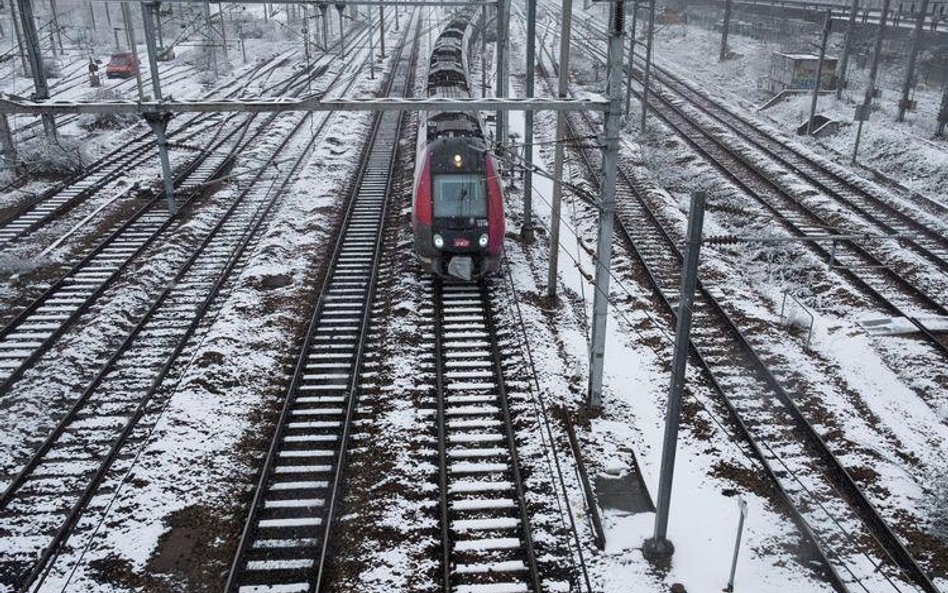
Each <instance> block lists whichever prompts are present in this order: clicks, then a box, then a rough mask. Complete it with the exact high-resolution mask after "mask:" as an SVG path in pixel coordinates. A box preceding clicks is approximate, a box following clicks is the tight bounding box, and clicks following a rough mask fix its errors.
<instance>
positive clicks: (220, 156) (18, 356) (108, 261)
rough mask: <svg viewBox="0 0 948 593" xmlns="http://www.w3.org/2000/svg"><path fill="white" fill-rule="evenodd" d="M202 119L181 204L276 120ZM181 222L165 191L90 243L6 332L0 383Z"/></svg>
mask: <svg viewBox="0 0 948 593" xmlns="http://www.w3.org/2000/svg"><path fill="white" fill-rule="evenodd" d="M363 35H364V34H363ZM360 39H362V36H361V35H353V36H352V43H353V44H356V43H359V42H360ZM326 61H327V62H330V61H331V58H330V57H328V56H327V58H326ZM327 71H329V70H328V68H327V67H325V66H324V67H319V68H315V69H314V70H313V71H312V72H310V73H308V75H300V74H299V73H297V74H294V75H292V76H290V77H288V78H287V79H285V80H282V81H280V82H279V83H277V84H276V85H274V86H272V87H270V88H271V90H273V91H276V92H286V93H291V94H292V93H299V92H302V91H304V90H306V89H307V85H308V84H311V83H312V78H318V77H320V76H321V75H322V74H323V73H325V72H327ZM345 73H346V69H345V68H344V67H342V66H341V65H340V66H338V67H336V68H335V69H334V70H332V71H331V76H330V77H329V79H328V80H321V79H320V86H319V87H318V88H316V90H322V91H323V92H329V91H331V90H333V89H334V87H335V86H336V85H337V84H339V82H340V81H341V80H342V79H343V77H344V75H345ZM203 119H206V120H207V122H206V123H208V124H209V125H208V127H207V129H208V130H210V131H211V132H212V135H211V137H210V138H208V139H207V141H208V142H209V143H208V145H207V146H208V148H207V149H206V150H204V151H202V152H201V154H200V155H199V156H198V158H196V159H195V160H192V161H191V162H189V163H188V165H187V166H186V167H184V168H183V169H181V170H180V171H178V172H177V174H176V176H175V180H174V183H175V188H176V190H177V191H178V192H179V194H180V196H181V197H179V198H178V201H179V202H180V203H181V204H180V205H181V206H182V207H184V206H187V205H188V204H189V203H190V201H191V199H192V198H194V197H195V196H197V195H199V193H200V192H199V191H197V190H199V189H200V188H202V187H204V186H206V185H207V184H208V183H209V182H211V181H212V180H214V179H216V178H218V177H220V175H221V173H222V172H223V171H224V170H225V169H226V168H227V167H228V166H229V165H230V164H231V163H232V161H233V159H234V155H237V154H240V153H241V152H243V151H246V150H248V149H249V148H251V147H255V146H257V145H259V143H260V140H261V139H262V138H265V137H266V135H267V134H268V133H269V131H270V130H269V127H270V125H271V124H272V123H273V122H274V121H275V120H276V119H277V117H276V116H275V115H273V114H270V115H256V116H250V117H249V118H246V121H242V122H241V121H238V122H237V125H234V126H228V125H225V124H226V123H227V122H228V121H231V120H234V119H236V118H235V117H234V116H228V117H225V118H223V121H222V119H221V117H220V116H216V115H211V116H207V117H206V118H203ZM302 121H303V120H299V123H298V125H302ZM323 121H324V122H325V121H326V120H323ZM294 133H295V132H294ZM271 161H272V158H271ZM182 197H183V199H182ZM182 210H183V211H184V210H185V209H184V208H182ZM179 219H180V217H173V218H169V217H168V211H167V207H166V203H165V200H164V199H163V198H161V197H160V196H156V197H154V198H152V199H150V200H148V201H147V203H146V204H145V206H144V207H142V208H140V209H138V210H137V211H135V212H134V213H133V214H132V216H131V218H130V219H129V220H127V221H126V222H124V223H122V224H120V225H119V226H118V227H117V228H116V229H114V230H113V231H111V232H110V233H109V234H108V235H107V236H106V237H105V238H104V239H102V240H101V241H99V242H98V243H97V245H95V247H92V248H90V252H89V253H88V254H86V255H85V256H84V257H82V258H81V259H80V260H79V261H78V262H77V263H76V264H74V265H73V266H72V267H71V268H70V269H68V270H67V271H66V272H65V273H64V274H63V275H62V276H61V277H60V278H59V279H58V280H57V281H56V282H55V283H54V284H53V285H52V286H51V287H50V288H49V289H47V290H46V291H45V292H44V293H43V294H42V295H41V296H39V297H38V298H37V299H35V300H33V301H32V302H31V303H30V304H29V305H28V306H27V307H26V308H25V309H24V310H22V311H21V312H20V313H18V315H17V316H16V317H15V318H14V319H13V320H11V321H10V322H9V323H8V324H7V325H6V326H4V327H3V328H2V329H0V386H2V387H4V388H7V387H9V386H10V385H11V384H12V383H13V381H15V380H16V379H17V378H18V377H19V376H20V375H21V374H22V373H23V372H24V371H25V370H26V369H28V368H29V367H30V366H31V365H32V364H33V363H34V362H35V361H36V360H37V359H38V358H39V357H40V356H42V355H43V353H44V352H45V351H46V350H47V349H48V348H49V347H50V346H51V345H52V344H53V343H54V342H55V341H56V339H57V338H58V337H59V336H61V335H62V334H63V332H65V331H66V330H67V329H68V328H69V327H70V325H71V324H72V323H74V322H75V321H76V319H78V318H79V316H80V315H81V314H82V313H84V312H85V311H86V310H87V309H88V308H89V307H90V306H91V305H92V304H93V303H94V302H96V300H97V299H99V297H100V296H101V295H102V294H103V292H104V291H105V290H106V289H107V288H108V287H109V286H111V285H112V284H113V283H114V282H115V281H116V280H117V279H118V278H119V277H120V276H121V274H122V273H123V271H124V270H125V269H126V268H127V267H128V266H129V265H130V264H131V263H132V262H133V261H136V260H137V259H138V258H140V257H141V255H142V254H143V253H144V252H145V250H146V249H147V248H148V247H149V246H150V245H152V244H153V243H154V242H155V241H156V240H159V239H160V237H162V236H164V235H166V234H168V233H169V232H172V231H173V230H174V229H176V228H177V227H178V226H179V225H180V220H179Z"/></svg>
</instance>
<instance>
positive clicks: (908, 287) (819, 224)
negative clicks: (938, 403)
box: [590, 47, 948, 357]
mask: <svg viewBox="0 0 948 593" xmlns="http://www.w3.org/2000/svg"><path fill="white" fill-rule="evenodd" d="M590 49H591V51H592V52H593V53H594V54H596V55H597V56H599V57H600V59H601V55H600V54H601V52H600V51H599V50H597V49H595V48H591V47H590ZM637 94H638V95H639V97H640V98H641V93H640V92H638V93H637ZM652 96H653V97H655V98H657V99H658V101H660V102H661V103H662V105H664V106H667V108H669V109H670V110H671V111H672V112H673V113H674V114H675V115H676V116H677V117H679V118H681V120H683V121H684V122H685V123H686V125H688V126H690V127H691V128H692V129H694V130H695V131H697V133H698V134H697V136H698V137H703V138H706V139H707V140H708V141H710V142H712V143H713V144H714V145H715V146H716V147H717V148H718V149H720V150H721V151H723V153H724V155H725V156H726V157H728V158H732V159H734V160H735V161H736V162H738V163H739V164H740V165H741V167H742V168H743V169H744V170H745V171H747V172H749V173H750V174H751V175H752V176H753V180H747V179H745V178H742V177H740V176H739V174H738V173H737V172H736V171H735V170H734V169H733V168H732V167H728V166H727V164H726V163H724V162H722V161H721V158H720V157H719V156H717V155H714V154H712V153H711V149H709V148H707V147H704V146H702V145H700V144H699V141H698V140H697V139H696V135H694V134H689V133H688V131H687V130H685V129H683V128H682V124H680V123H676V122H674V121H672V119H671V117H669V115H668V113H667V112H666V111H665V110H663V109H662V108H661V106H660V105H655V111H656V113H657V114H658V115H659V117H661V118H662V120H663V121H665V123H666V124H668V125H669V126H670V127H671V128H672V129H673V130H675V132H676V133H677V134H678V135H679V136H680V137H681V138H682V139H683V140H684V141H685V142H686V143H687V144H688V145H689V146H691V147H692V149H694V150H695V151H696V152H698V154H700V155H701V156H703V157H704V158H705V159H707V160H708V161H709V162H710V163H711V164H712V165H713V166H714V167H715V168H716V169H717V170H718V171H720V172H721V173H722V174H723V175H724V176H725V177H727V178H728V179H729V180H731V181H732V182H733V183H734V184H735V185H736V186H737V187H739V188H740V189H741V190H743V191H744V192H746V193H747V194H748V195H750V196H751V197H753V198H754V199H756V200H757V201H758V202H759V203H760V205H761V206H763V207H764V208H765V209H766V210H768V211H769V212H770V213H771V214H772V215H773V216H775V217H776V218H777V219H779V220H780V221H781V222H782V223H783V224H784V225H785V226H786V227H787V228H788V230H790V231H791V232H792V233H793V234H794V235H796V236H798V237H805V236H807V235H808V232H807V231H806V230H804V229H803V228H801V226H802V224H803V222H804V221H799V222H798V221H794V220H793V219H792V217H791V216H790V215H788V214H787V213H786V212H784V211H782V210H781V209H780V208H779V207H777V206H775V205H774V204H773V203H771V201H770V200H767V199H764V197H763V196H762V195H761V194H760V191H759V190H756V189H754V188H753V187H751V184H752V183H753V182H754V181H757V182H759V183H762V184H763V185H764V186H765V187H766V188H767V189H768V190H770V192H772V193H773V194H775V196H776V197H779V198H781V199H784V200H786V201H787V202H789V203H790V207H791V208H793V209H795V210H797V212H798V213H799V214H800V215H802V216H805V217H807V218H808V219H809V220H810V221H812V222H807V223H806V224H808V225H810V226H811V228H833V225H830V224H829V223H828V222H827V221H825V220H824V219H823V218H822V216H821V215H819V214H818V213H816V212H814V211H813V209H812V208H810V207H809V206H807V205H805V204H804V203H803V202H802V201H801V200H800V199H799V198H797V197H796V196H794V195H793V194H792V193H791V192H789V191H787V190H785V189H784V188H782V187H781V186H780V185H779V184H777V183H776V182H775V181H773V180H772V179H771V178H770V177H769V176H768V175H767V174H766V173H765V172H763V171H761V170H760V167H759V166H757V165H755V164H754V163H752V162H750V161H748V159H747V158H746V157H745V156H744V155H742V154H740V153H739V152H737V151H734V150H732V149H731V148H730V147H729V146H727V145H726V144H725V143H724V142H723V141H722V140H720V139H719V138H717V137H716V136H715V135H714V134H712V133H710V132H708V131H707V130H706V129H704V128H703V127H702V126H701V125H700V124H699V123H698V122H696V121H694V120H693V119H692V118H690V117H689V116H688V115H687V114H686V113H684V111H683V109H682V108H680V107H679V106H677V105H675V104H674V103H673V102H672V101H670V100H669V99H668V98H667V97H665V96H664V95H663V93H662V92H661V91H660V90H658V89H655V90H654V91H653V92H652ZM654 101H655V100H654V99H650V102H652V103H653V104H654ZM741 167H739V168H741ZM848 245H849V248H850V250H851V253H850V254H846V255H849V256H850V257H855V258H857V259H860V260H862V261H864V262H868V263H867V264H865V265H864V266H863V267H866V268H871V269H878V270H881V272H882V274H883V275H885V277H886V279H887V280H890V281H892V282H894V283H895V284H896V285H897V286H898V287H899V288H900V289H901V291H903V294H904V296H906V297H907V298H909V299H914V300H915V301H916V302H917V303H920V304H921V305H923V306H924V307H927V308H928V309H930V310H932V311H934V313H935V314H937V315H943V316H948V307H946V306H945V305H944V304H942V303H941V302H939V301H938V300H936V299H935V298H934V297H932V296H931V295H929V294H927V293H926V292H925V291H924V290H922V289H921V288H919V287H918V286H916V285H915V284H913V283H912V282H910V281H909V280H908V279H906V278H905V277H904V276H902V275H901V274H899V273H898V272H897V271H896V270H894V269H892V268H891V267H890V266H889V265H887V264H885V263H884V262H882V261H881V260H879V259H878V258H877V257H876V256H875V255H874V254H873V253H871V252H870V251H869V250H868V249H866V248H864V247H862V246H861V245H859V244H858V243H854V242H849V243H848ZM809 247H810V248H811V249H813V250H814V251H816V252H818V253H819V254H821V255H822V256H823V257H824V258H826V259H827V260H828V261H830V262H831V263H832V262H833V261H834V259H838V257H837V256H836V255H834V254H833V252H831V251H829V250H827V249H826V248H825V247H823V246H822V245H820V244H818V243H811V244H810V245H809ZM835 269H836V270H837V271H838V272H839V273H841V274H842V275H843V276H845V277H846V278H847V279H848V280H849V281H850V282H852V283H853V284H855V285H857V286H858V287H859V288H860V289H861V290H862V291H864V292H865V293H867V294H868V295H869V296H870V297H871V298H872V299H874V300H875V301H876V302H877V303H878V304H880V305H882V306H883V307H884V308H885V309H886V310H888V311H889V312H890V313H892V314H895V315H898V316H901V317H905V318H907V319H910V318H916V316H915V315H913V314H911V313H909V312H908V311H906V310H905V308H904V306H903V305H900V304H898V303H896V302H894V300H893V299H892V298H891V297H890V296H886V295H885V294H883V289H880V288H877V287H876V286H873V285H872V284H871V281H870V280H867V279H866V278H865V277H863V276H861V275H860V274H858V273H857V272H856V271H855V270H854V269H851V268H850V267H845V266H836V267H835ZM916 321H918V320H917V318H916ZM919 323H920V322H919ZM922 336H923V338H924V339H925V341H927V342H928V343H929V344H931V345H932V346H933V347H934V348H935V349H936V351H938V352H939V353H940V354H941V355H942V356H944V357H948V343H946V342H945V341H943V340H941V339H939V338H938V336H937V335H936V334H934V333H933V332H931V331H926V332H922Z"/></svg>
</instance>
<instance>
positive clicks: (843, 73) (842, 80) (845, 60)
mask: <svg viewBox="0 0 948 593" xmlns="http://www.w3.org/2000/svg"><path fill="white" fill-rule="evenodd" d="M857 12H859V0H853V3H852V4H851V5H850V6H849V23H848V24H847V25H846V39H845V41H844V42H843V56H842V57H841V58H840V60H839V66H838V67H837V70H836V98H837V99H841V98H842V96H843V89H844V88H846V87H847V86H849V73H848V72H847V70H848V69H849V54H850V53H852V49H853V41H854V39H855V37H856V13H857Z"/></svg>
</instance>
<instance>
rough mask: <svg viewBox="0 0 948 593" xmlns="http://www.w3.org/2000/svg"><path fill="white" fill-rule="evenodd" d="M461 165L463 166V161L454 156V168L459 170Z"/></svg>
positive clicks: (459, 156) (457, 155) (458, 156)
mask: <svg viewBox="0 0 948 593" xmlns="http://www.w3.org/2000/svg"><path fill="white" fill-rule="evenodd" d="M463 164H464V159H462V158H461V155H459V154H456V155H454V166H455V167H457V168H458V169H460V168H461V166H462V165H463Z"/></svg>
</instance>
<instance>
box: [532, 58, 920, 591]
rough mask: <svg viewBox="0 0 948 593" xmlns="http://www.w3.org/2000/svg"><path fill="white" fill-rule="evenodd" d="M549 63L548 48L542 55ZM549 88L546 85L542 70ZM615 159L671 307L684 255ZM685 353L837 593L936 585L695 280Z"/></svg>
mask: <svg viewBox="0 0 948 593" xmlns="http://www.w3.org/2000/svg"><path fill="white" fill-rule="evenodd" d="M549 59H550V61H551V62H552V61H553V58H552V56H549ZM546 83H547V85H548V86H549V88H550V89H551V91H552V88H553V86H552V83H551V82H550V80H549V78H548V77H547V78H546ZM568 129H569V133H570V136H571V137H574V138H588V137H591V136H594V135H595V134H596V133H597V131H598V130H597V128H596V126H594V125H593V124H592V122H591V120H590V119H589V116H588V115H587V114H571V115H570V117H569V118H568ZM578 146H579V148H577V149H575V151H576V154H577V155H578V156H579V157H580V158H581V165H582V167H583V168H584V169H585V170H586V172H587V175H588V176H589V178H590V179H593V180H595V181H596V182H597V183H599V182H600V179H601V178H600V175H601V172H600V170H599V154H598V152H597V151H596V150H594V149H593V148H591V147H589V146H588V145H587V144H585V143H579V144H578ZM626 168H627V166H625V165H623V163H622V159H620V168H619V175H618V183H617V188H616V192H617V199H616V204H617V217H616V228H617V231H618V233H619V236H620V238H621V240H622V241H623V242H624V243H625V244H626V246H627V248H628V249H629V251H630V252H631V254H632V255H633V256H634V257H635V259H636V260H638V262H639V263H640V264H641V265H642V267H643V268H644V270H645V272H646V275H647V277H648V280H649V282H650V283H651V285H652V287H653V289H654V290H655V291H656V293H657V295H659V296H660V298H661V300H662V302H663V303H664V305H665V309H666V312H667V313H668V314H669V315H674V310H675V309H674V303H673V302H672V301H673V300H674V299H675V298H676V295H677V292H678V289H679V281H680V276H681V262H682V256H681V253H680V251H679V250H678V248H677V245H676V242H675V240H674V239H673V238H672V237H671V236H670V235H669V232H668V230H667V228H666V224H665V223H663V222H662V221H661V217H660V215H659V214H658V213H657V212H656V211H655V210H654V209H653V208H652V206H651V205H650V204H649V202H648V200H647V199H646V197H645V196H646V193H647V188H645V187H644V186H642V185H641V184H640V183H639V182H638V181H637V180H636V179H634V178H633V177H631V176H629V175H628V174H626V172H625V169H626ZM693 319H694V321H693V328H694V329H693V331H692V336H691V346H692V353H693V354H694V355H695V357H696V359H697V360H698V362H699V365H700V367H701V368H703V369H705V370H706V371H707V372H708V374H709V376H710V377H711V379H712V382H713V385H714V387H715V389H716V391H717V393H718V395H719V397H720V398H721V400H722V401H723V402H724V403H725V405H726V406H727V407H728V408H729V409H730V410H731V412H732V413H733V415H734V418H735V420H736V424H737V426H738V428H739V431H740V432H741V433H742V434H743V435H744V436H745V437H746V439H747V441H748V442H749V443H750V444H751V446H752V448H753V449H754V451H755V453H756V454H757V456H758V458H759V459H760V461H761V463H762V464H763V466H764V469H765V471H766V472H767V474H768V475H769V477H770V478H771V480H772V481H773V483H774V484H775V485H776V487H777V491H778V494H779V496H780V498H781V499H783V501H785V502H786V503H788V505H787V506H788V508H789V510H790V512H791V515H792V516H793V518H794V520H795V522H796V523H797V525H798V526H799V528H800V530H801V533H802V535H803V537H804V539H806V540H807V541H809V542H810V543H812V544H813V545H814V547H815V550H816V552H817V553H818V555H819V556H820V557H821V562H822V565H823V567H824V569H825V571H826V573H827V576H828V578H829V580H830V582H831V583H833V585H834V586H835V587H836V589H837V590H839V591H841V592H849V591H866V592H867V593H868V592H872V593H877V592H880V591H902V592H905V591H926V592H927V593H937V589H936V588H935V587H934V585H933V584H932V583H931V581H930V579H929V577H928V576H927V575H926V573H925V572H924V571H923V570H922V569H921V567H920V566H919V565H918V564H917V562H916V561H915V559H914V558H913V556H912V555H911V553H910V552H909V551H908V550H907V549H906V548H905V546H904V544H903V543H902V542H901V540H900V539H899V537H898V535H896V533H895V532H894V531H893V529H892V528H891V526H890V525H889V524H888V523H887V522H886V521H885V520H884V519H883V518H882V516H881V515H880V514H879V512H878V510H877V509H876V508H875V507H874V505H873V504H872V503H871V502H870V501H869V500H868V498H867V497H866V495H865V494H864V493H863V492H862V490H861V489H860V488H859V486H858V485H857V484H856V483H855V481H854V480H853V479H852V477H851V475H850V474H849V473H848V472H847V470H846V468H845V467H844V466H843V465H842V463H841V462H840V461H839V459H838V457H837V456H836V455H835V453H834V452H833V450H832V449H831V448H830V447H829V446H828V445H827V443H826V442H825V441H824V440H823V438H822V437H821V436H820V434H819V433H818V432H817V430H816V429H815V428H814V427H813V425H812V424H810V422H809V421H808V420H807V419H806V418H805V416H804V414H803V413H802V412H801V410H800V409H799V408H798V407H797V405H796V404H795V402H794V400H793V398H792V397H791V395H790V394H789V393H788V392H787V391H786V390H785V389H784V387H783V386H782V384H781V382H780V380H779V378H778V375H777V374H776V373H775V371H774V370H772V369H771V368H769V367H768V366H767V365H766V364H765V363H764V362H763V360H762V359H761V358H760V356H759V355H758V354H757V352H756V351H755V349H754V347H753V345H752V344H751V342H750V341H749V340H748V338H747V336H746V335H745V334H743V333H742V332H741V330H740V329H739V327H738V325H737V324H736V323H735V322H734V321H733V319H732V318H731V317H730V316H729V314H728V313H727V312H726V311H725V309H724V308H723V307H722V306H721V305H720V303H719V302H718V301H717V299H715V297H714V296H713V295H712V293H711V291H710V290H709V289H708V288H707V287H705V285H704V283H703V282H700V281H699V283H698V289H697V292H696V295H695V303H694V310H693Z"/></svg>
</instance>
